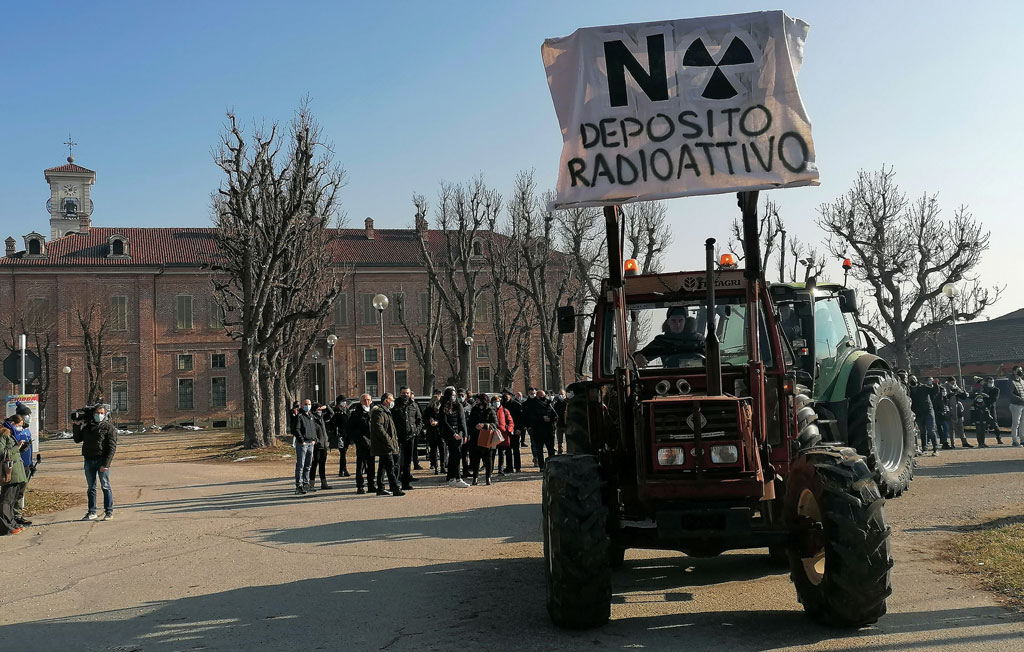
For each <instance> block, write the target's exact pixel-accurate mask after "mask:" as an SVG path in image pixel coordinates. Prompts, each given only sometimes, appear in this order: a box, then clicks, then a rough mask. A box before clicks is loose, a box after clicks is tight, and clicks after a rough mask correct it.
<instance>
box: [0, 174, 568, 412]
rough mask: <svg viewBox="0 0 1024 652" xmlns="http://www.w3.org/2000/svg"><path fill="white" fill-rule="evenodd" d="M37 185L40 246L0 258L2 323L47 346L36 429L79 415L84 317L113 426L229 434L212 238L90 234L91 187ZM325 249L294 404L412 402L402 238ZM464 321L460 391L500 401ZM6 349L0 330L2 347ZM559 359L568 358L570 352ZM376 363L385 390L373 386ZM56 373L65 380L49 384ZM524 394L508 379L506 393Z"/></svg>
mask: <svg viewBox="0 0 1024 652" xmlns="http://www.w3.org/2000/svg"><path fill="white" fill-rule="evenodd" d="M45 178H46V180H47V182H48V183H49V185H50V201H48V202H47V206H48V208H49V210H50V237H49V238H47V237H46V236H44V235H43V234H41V233H39V232H37V231H31V232H30V233H28V234H26V235H24V236H23V237H22V240H23V243H22V244H23V248H20V249H19V247H18V246H17V245H18V242H17V241H16V240H15V239H14V238H13V237H8V238H7V239H6V241H5V245H6V248H5V252H4V257H3V258H0V305H3V306H5V310H7V311H8V314H10V312H9V311H10V308H11V307H13V308H14V309H15V310H16V311H17V313H16V314H29V315H35V316H36V319H35V322H36V324H37V325H39V324H42V326H41V327H40V328H45V330H46V333H47V335H48V336H49V338H50V344H49V346H48V347H47V350H46V353H47V355H46V356H44V360H46V364H45V368H44V370H43V374H44V375H45V376H48V380H49V388H48V391H47V392H46V400H47V409H46V422H47V423H46V427H47V428H48V429H57V428H60V427H62V426H63V425H64V419H65V415H66V414H67V413H68V411H69V408H75V407H79V406H81V405H82V404H84V402H85V399H86V396H87V392H88V381H87V376H86V363H85V345H84V336H85V331H84V330H83V327H82V324H81V322H80V319H79V315H80V314H83V315H84V314H87V313H88V309H89V308H90V307H91V306H96V307H97V308H98V310H100V311H103V314H104V315H106V317H105V319H106V320H107V321H106V324H107V329H106V332H105V334H104V338H103V365H104V385H103V391H104V397H105V399H106V401H107V402H108V403H110V404H111V406H112V409H113V410H114V411H115V412H116V413H117V414H116V418H117V419H118V420H119V421H120V422H122V423H143V424H151V423H158V424H165V423H170V422H183V421H194V422H196V423H197V424H200V425H205V424H213V425H237V424H239V423H240V421H241V419H242V414H241V380H240V377H239V373H238V360H237V350H238V346H237V344H235V343H234V342H233V341H232V340H231V339H230V338H229V337H228V336H227V335H226V334H225V331H224V329H223V327H222V325H221V321H220V319H221V315H220V313H219V309H218V308H217V304H216V302H215V300H214V298H213V287H212V283H211V280H210V265H211V263H213V262H214V261H215V260H216V253H217V252H216V244H215V239H214V234H215V231H214V229H202V228H134V227H124V228H122V227H94V226H93V225H92V210H93V205H92V201H91V199H90V197H89V191H90V188H91V186H92V185H93V184H94V183H95V180H96V173H95V172H93V171H92V170H89V169H87V168H83V167H81V166H78V165H76V164H75V163H74V161H73V159H71V158H70V157H69V161H68V164H66V165H62V166H59V167H55V168H50V169H48V170H46V171H45ZM332 235H333V237H332V240H331V243H332V244H331V246H332V252H331V253H332V257H333V259H334V261H335V264H336V265H337V269H338V270H339V278H343V279H344V281H343V284H342V288H341V289H342V293H341V295H340V296H339V299H338V301H337V302H336V304H335V306H334V310H333V314H332V318H331V319H330V320H329V323H328V327H327V329H326V330H325V332H324V333H323V337H321V339H320V341H319V342H318V346H317V347H316V350H315V351H314V352H313V354H312V355H311V357H310V360H309V367H308V369H309V373H308V374H307V376H308V383H307V389H306V393H307V394H308V395H309V396H310V397H311V398H317V397H319V398H320V399H321V400H328V399H329V398H330V397H332V396H333V395H336V394H345V395H347V396H355V395H358V394H359V393H362V392H363V391H369V392H370V393H372V394H377V393H379V392H380V390H381V381H382V380H386V385H387V388H388V389H389V390H392V389H394V388H395V387H397V386H400V385H409V386H410V387H413V388H414V389H416V390H419V389H420V388H421V386H422V370H421V369H420V367H419V365H418V364H417V362H416V358H415V355H414V354H413V352H412V350H411V348H410V345H409V341H408V336H407V335H406V333H405V331H404V329H403V328H402V326H401V323H400V321H399V319H398V315H397V310H396V309H395V307H396V305H397V302H396V301H395V300H394V299H395V298H396V295H398V294H402V295H404V299H405V300H404V302H403V303H404V305H405V306H406V311H407V313H408V314H407V319H406V321H407V322H408V323H409V324H410V326H411V327H413V328H416V327H422V325H423V324H425V323H426V314H425V313H424V310H429V307H428V306H426V305H425V304H426V296H427V295H426V289H427V276H426V273H425V271H424V270H423V268H422V267H421V266H420V264H419V249H418V243H417V235H416V233H415V232H414V231H412V230H402V229H375V228H374V225H373V220H372V219H369V218H367V220H366V222H365V225H364V228H362V229H344V230H339V231H336V232H335V233H333V234H332ZM443 242H444V239H443V238H442V237H441V234H440V233H438V232H430V233H429V234H428V243H429V244H430V246H432V247H438V246H443ZM341 270H346V271H347V273H342V272H341ZM378 293H383V294H386V295H388V296H389V297H391V299H392V301H391V305H390V306H389V308H388V309H387V310H386V311H385V312H384V313H383V319H384V349H385V350H384V351H383V352H381V351H380V348H381V329H380V322H379V321H378V313H377V311H376V310H375V309H373V306H372V299H373V296H374V295H376V294H378ZM108 311H109V312H108ZM39 316H46V317H45V318H44V319H39ZM478 321H479V323H478V324H477V329H476V333H475V339H476V341H475V343H474V349H475V350H474V355H473V361H474V362H473V364H474V367H475V369H474V372H475V373H473V374H472V376H473V384H474V389H479V390H482V391H496V390H498V389H500V388H497V387H495V386H493V385H492V378H493V377H494V371H493V365H494V364H495V363H494V356H493V350H494V349H493V347H494V342H493V337H492V332H493V330H492V329H493V328H494V325H493V324H492V323H491V320H490V319H489V316H488V314H487V311H486V310H485V312H484V315H483V318H482V319H480V320H478ZM330 333H333V334H335V335H336V336H337V337H338V341H337V343H336V344H335V346H334V348H333V379H332V373H331V371H332V364H331V362H332V359H331V353H332V351H331V348H330V347H329V346H328V345H327V342H326V339H325V338H326V336H327V335H328V334H330ZM9 335H10V324H9V322H8V323H7V324H4V332H3V337H5V338H8V339H9ZM30 339H31V336H30ZM530 339H531V341H532V342H534V344H533V350H532V351H531V355H530V358H531V362H530V368H531V369H532V370H533V375H534V378H533V380H532V382H533V384H537V385H541V384H542V383H541V382H540V378H541V377H545V376H546V374H544V364H543V360H542V356H541V355H540V350H539V344H538V343H537V342H538V340H539V339H540V338H539V337H533V338H530ZM30 348H31V344H30ZM566 350H567V351H572V344H571V342H567V343H566ZM382 359H383V362H384V370H386V375H387V377H386V379H384V378H382V377H381V374H382V369H381V362H382ZM435 365H436V366H437V367H438V372H437V375H438V377H439V381H438V382H441V380H443V379H444V378H445V377H446V376H448V375H449V374H450V372H451V369H450V368H449V367H448V365H447V364H446V363H445V362H444V359H443V356H438V361H437V362H436V363H435ZM563 367H564V369H563V378H564V380H563V382H565V383H567V382H571V378H572V364H571V362H570V361H567V364H563ZM65 368H70V370H71V371H70V372H69V373H63V370H64V369H65ZM44 380H45V378H44ZM524 384H525V380H524V378H523V372H522V370H520V372H519V377H518V378H517V380H516V383H515V388H516V389H522V388H523V387H524ZM547 384H552V385H553V384H557V383H555V382H554V381H553V380H549V381H548V383H547ZM5 389H13V386H11V387H9V388H5Z"/></svg>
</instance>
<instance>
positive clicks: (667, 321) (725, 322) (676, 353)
mask: <svg viewBox="0 0 1024 652" xmlns="http://www.w3.org/2000/svg"><path fill="white" fill-rule="evenodd" d="M607 318H608V320H609V322H614V313H613V312H611V311H609V312H608V317H607ZM606 323H608V322H606ZM714 323H715V332H716V333H717V335H718V340H719V342H720V344H719V349H720V354H721V358H722V364H723V365H742V364H745V363H746V362H747V360H748V359H749V358H750V356H749V354H748V353H747V342H746V305H745V302H744V301H743V298H742V297H735V298H733V297H720V298H719V304H718V306H717V309H716V313H715V319H714ZM627 324H628V327H629V331H628V334H627V337H628V343H629V346H628V349H629V351H630V353H631V354H632V355H633V359H634V360H635V361H636V363H637V365H638V366H639V367H640V368H646V369H670V368H671V369H678V368H702V367H704V353H705V349H704V347H705V342H704V338H705V334H706V333H707V325H708V316H707V310H706V309H705V306H704V304H703V302H702V301H698V300H692V301H685V300H684V301H660V302H631V303H630V304H629V313H628V315H627ZM608 326H609V328H608V329H607V331H608V332H611V331H612V330H613V329H614V328H615V327H614V326H613V325H612V324H611V323H608ZM606 345H607V348H606V349H605V352H606V355H605V360H606V362H607V363H608V364H607V365H606V369H609V370H610V369H612V368H614V363H615V362H617V360H616V351H615V341H614V336H612V337H610V338H608V341H607V342H606Z"/></svg>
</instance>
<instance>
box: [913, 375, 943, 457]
mask: <svg viewBox="0 0 1024 652" xmlns="http://www.w3.org/2000/svg"><path fill="white" fill-rule="evenodd" d="M909 384H910V408H911V409H912V410H913V411H914V419H915V420H916V421H917V430H918V432H920V434H921V450H922V452H923V451H924V450H927V448H928V441H929V440H931V442H932V455H938V454H939V446H938V440H937V439H936V437H935V405H934V402H933V401H932V395H933V394H934V393H935V390H934V388H933V387H931V386H930V385H922V384H921V383H919V382H917V376H911V377H910V379H909Z"/></svg>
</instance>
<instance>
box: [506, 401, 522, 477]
mask: <svg viewBox="0 0 1024 652" xmlns="http://www.w3.org/2000/svg"><path fill="white" fill-rule="evenodd" d="M518 395H519V396H522V393H519V394H518ZM501 398H502V401H501V406H502V407H503V408H505V409H506V410H508V414H509V418H510V419H511V420H512V423H514V424H515V430H513V431H512V438H511V441H510V442H509V460H510V462H509V465H508V467H507V468H506V469H505V473H519V472H520V471H522V470H523V460H522V452H521V451H520V448H521V447H522V442H523V438H524V435H523V426H524V424H523V404H522V402H521V401H519V400H516V399H515V398H513V396H512V392H511V391H509V390H507V389H506V390H505V391H504V392H503V393H502V396H501Z"/></svg>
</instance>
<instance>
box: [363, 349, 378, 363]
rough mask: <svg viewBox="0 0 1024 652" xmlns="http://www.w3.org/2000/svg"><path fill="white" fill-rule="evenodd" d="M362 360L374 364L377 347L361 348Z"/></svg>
mask: <svg viewBox="0 0 1024 652" xmlns="http://www.w3.org/2000/svg"><path fill="white" fill-rule="evenodd" d="M363 362H365V363H366V364H375V363H376V362H377V349H369V348H367V349H363Z"/></svg>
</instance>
